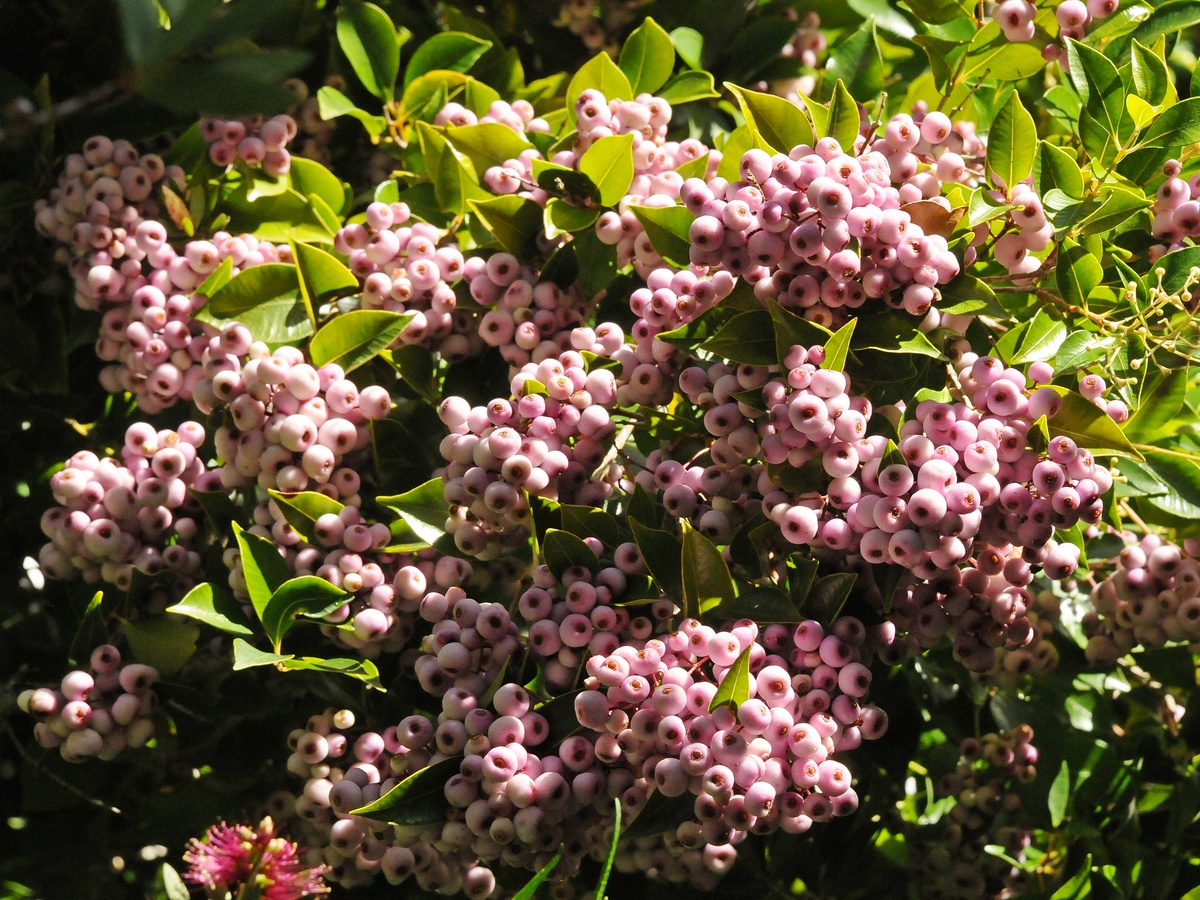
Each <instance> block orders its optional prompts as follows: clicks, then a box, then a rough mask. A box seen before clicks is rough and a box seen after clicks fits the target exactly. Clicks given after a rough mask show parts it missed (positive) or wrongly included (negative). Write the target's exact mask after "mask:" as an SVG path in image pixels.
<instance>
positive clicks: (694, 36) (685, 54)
mask: <svg viewBox="0 0 1200 900" xmlns="http://www.w3.org/2000/svg"><path fill="white" fill-rule="evenodd" d="M670 37H671V43H672V44H674V46H675V52H676V53H678V54H679V58H680V59H682V60H683V61H684V62H685V63H687V65H688V66H689V67H690V68H693V69H703V68H704V62H703V59H702V57H703V55H704V35H702V34H701V33H700V32H698V31H697V30H696V29H695V28H688V27H686V26H683V27H680V28H676V29H674V30H673V31H672V32H671V34H670Z"/></svg>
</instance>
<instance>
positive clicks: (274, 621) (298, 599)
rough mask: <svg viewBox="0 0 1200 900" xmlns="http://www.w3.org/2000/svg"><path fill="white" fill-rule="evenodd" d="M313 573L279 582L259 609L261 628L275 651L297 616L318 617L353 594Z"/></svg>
mask: <svg viewBox="0 0 1200 900" xmlns="http://www.w3.org/2000/svg"><path fill="white" fill-rule="evenodd" d="M353 596H354V595H353V594H350V593H348V592H346V591H344V590H342V589H341V588H339V587H334V585H332V584H330V583H329V582H328V581H326V580H325V579H324V578H318V577H317V576H316V575H301V576H299V577H297V578H292V579H289V580H288V581H285V582H284V583H283V584H281V585H280V586H279V587H278V588H277V589H276V591H275V593H274V594H272V595H271V599H270V600H269V601H267V606H266V608H265V609H264V610H263V613H262V624H263V631H264V632H266V635H267V639H268V640H270V642H271V643H272V644H273V645H274V647H275V652H276V653H278V652H279V644H280V642H281V641H282V640H283V636H284V635H285V634H287V633H288V632H289V631H291V630H292V626H293V625H295V624H296V620H297V619H298V618H300V617H301V616H305V617H311V618H314V619H319V618H321V617H322V616H327V615H329V614H330V613H331V612H333V611H334V610H335V609H338V608H339V607H341V606H342V605H343V604H345V603H347V602H349V601H350V600H351V599H352V598H353Z"/></svg>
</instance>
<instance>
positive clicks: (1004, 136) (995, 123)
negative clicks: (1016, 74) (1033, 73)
mask: <svg viewBox="0 0 1200 900" xmlns="http://www.w3.org/2000/svg"><path fill="white" fill-rule="evenodd" d="M1036 150H1037V129H1036V128H1034V125H1033V116H1031V115H1030V114H1029V111H1028V110H1027V109H1025V107H1024V106H1022V105H1021V98H1020V96H1019V95H1018V94H1017V92H1016V91H1012V92H1011V93H1009V95H1008V100H1007V102H1006V103H1005V104H1004V105H1003V106H1001V107H1000V111H999V112H998V113H997V114H996V118H995V119H993V120H992V129H991V131H990V132H988V145H987V166H988V169H989V170H990V171H991V172H992V173H993V175H994V176H996V177H998V178H999V183H1000V184H1003V185H1004V186H1005V187H1006V189H1007V190H1009V191H1011V190H1012V188H1013V186H1014V185H1015V184H1016V183H1017V182H1018V181H1024V180H1025V179H1026V178H1028V177H1029V175H1030V174H1031V173H1032V172H1033V159H1034V154H1035V152H1036Z"/></svg>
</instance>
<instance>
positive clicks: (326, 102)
mask: <svg viewBox="0 0 1200 900" xmlns="http://www.w3.org/2000/svg"><path fill="white" fill-rule="evenodd" d="M317 112H318V113H320V115H321V118H322V119H324V120H325V121H327V122H328V121H329V120H330V119H337V118H340V117H341V116H350V118H352V119H357V120H358V121H359V122H361V123H362V126H363V128H365V129H366V130H367V134H370V135H374V136H376V137H378V136H379V135H381V134H383V133H384V132H385V131H387V119H385V118H384V117H383V116H377V115H374V114H373V113H369V112H367V111H366V110H365V109H359V108H358V107H357V106H355V105H354V101H353V100H351V99H350V98H349V97H347V96H346V95H345V94H343V93H342V92H341V91H339V90H338V89H337V88H332V87H330V86H329V85H324V86H322V87H321V88H319V89H318V90H317Z"/></svg>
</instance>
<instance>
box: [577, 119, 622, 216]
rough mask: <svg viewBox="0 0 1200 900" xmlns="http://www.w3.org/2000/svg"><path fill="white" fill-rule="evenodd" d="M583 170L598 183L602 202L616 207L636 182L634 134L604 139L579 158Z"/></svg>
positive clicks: (595, 183) (580, 168) (580, 169)
mask: <svg viewBox="0 0 1200 900" xmlns="http://www.w3.org/2000/svg"><path fill="white" fill-rule="evenodd" d="M579 171H580V172H582V173H583V174H584V175H586V176H587V177H588V178H590V179H591V180H592V183H593V184H594V185H596V188H597V190H598V191H599V192H600V202H601V203H602V204H604V205H605V206H616V205H617V202H618V201H619V200H620V199H621V198H622V197H624V196H625V192H626V191H628V190H629V185H630V183H631V182H632V181H633V135H632V134H614V135H612V136H610V137H602V138H600V140H598V141H596V142H595V143H593V144H592V146H590V147H588V149H587V150H586V151H585V152H584V154H583V156H581V157H580V158H579Z"/></svg>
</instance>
